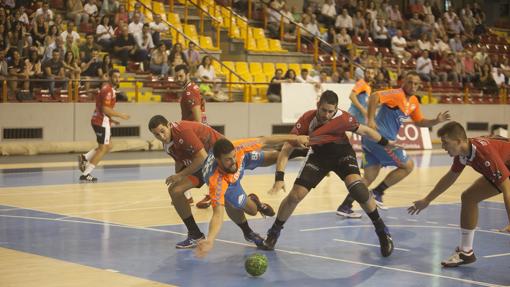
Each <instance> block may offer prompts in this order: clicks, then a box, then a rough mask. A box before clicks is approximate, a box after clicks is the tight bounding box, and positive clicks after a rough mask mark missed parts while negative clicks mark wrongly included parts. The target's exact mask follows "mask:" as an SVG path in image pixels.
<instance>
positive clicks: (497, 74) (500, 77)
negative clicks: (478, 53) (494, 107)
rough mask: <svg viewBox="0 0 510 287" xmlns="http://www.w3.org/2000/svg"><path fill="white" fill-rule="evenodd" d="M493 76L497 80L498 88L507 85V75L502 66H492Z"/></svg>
mask: <svg viewBox="0 0 510 287" xmlns="http://www.w3.org/2000/svg"><path fill="white" fill-rule="evenodd" d="M492 78H493V79H494V82H496V85H497V86H498V88H502V87H504V86H505V82H506V79H505V75H504V74H503V72H502V71H501V68H497V67H493V68H492Z"/></svg>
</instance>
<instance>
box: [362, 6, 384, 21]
mask: <svg viewBox="0 0 510 287" xmlns="http://www.w3.org/2000/svg"><path fill="white" fill-rule="evenodd" d="M366 12H367V13H368V14H370V19H372V21H373V20H376V19H378V18H379V17H378V15H377V8H376V7H375V2H374V1H370V3H369V4H368V8H367V10H366ZM381 19H383V18H382V17H381Z"/></svg>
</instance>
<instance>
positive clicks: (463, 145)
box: [408, 122, 510, 267]
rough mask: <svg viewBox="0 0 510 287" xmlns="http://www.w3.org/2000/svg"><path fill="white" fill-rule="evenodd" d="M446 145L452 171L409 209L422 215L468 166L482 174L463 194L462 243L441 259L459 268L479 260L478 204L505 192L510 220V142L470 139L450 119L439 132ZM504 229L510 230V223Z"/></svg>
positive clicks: (497, 139) (504, 139)
mask: <svg viewBox="0 0 510 287" xmlns="http://www.w3.org/2000/svg"><path fill="white" fill-rule="evenodd" d="M437 136H438V137H440V138H441V142H442V147H443V149H445V150H446V151H447V152H448V154H449V155H450V156H452V157H454V159H453V164H452V167H451V168H450V170H449V171H448V172H447V173H446V174H445V175H444V176H443V177H442V178H441V179H440V180H439V182H438V183H437V184H436V186H434V188H433V189H432V190H431V191H430V192H429V194H428V195H427V196H425V197H424V198H423V199H421V200H418V201H415V202H414V205H413V206H411V207H409V208H408V212H409V213H410V214H419V213H420V211H422V210H423V209H425V208H426V207H427V206H428V205H429V204H430V203H431V202H432V201H433V200H434V199H436V198H437V197H438V196H439V195H441V194H442V193H443V192H445V191H446V190H447V189H448V188H449V187H450V186H452V185H453V184H454V183H455V181H456V180H457V178H458V177H459V176H460V174H461V173H462V171H463V170H464V168H465V167H466V165H469V166H471V167H472V168H473V169H474V170H475V171H477V172H478V173H480V174H481V175H482V176H481V177H479V178H478V179H477V180H475V182H474V183H473V184H472V185H471V186H470V187H468V188H467V189H466V190H465V191H464V192H463V193H462V197H461V202H462V205H461V212H460V228H461V242H460V245H459V246H458V247H457V248H456V249H455V252H454V253H453V255H452V256H450V257H449V258H447V259H446V260H445V261H443V262H441V264H442V265H443V266H444V267H456V266H459V265H462V264H469V263H473V262H475V261H476V257H475V253H474V252H473V240H474V236H475V229H476V225H477V223H478V203H479V202H481V201H483V200H485V199H488V198H491V197H493V196H496V195H499V194H503V199H504V202H505V207H506V213H507V216H508V221H509V222H510V178H509V177H510V141H509V140H508V139H507V138H502V137H476V138H467V136H466V131H465V130H464V128H463V127H462V125H461V124H459V123H457V122H450V123H447V124H445V125H444V126H442V127H441V128H440V129H439V130H438V131H437ZM501 231H502V232H510V224H509V225H507V226H506V227H505V228H504V229H502V230H501Z"/></svg>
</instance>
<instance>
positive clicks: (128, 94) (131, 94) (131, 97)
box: [126, 91, 136, 102]
mask: <svg viewBox="0 0 510 287" xmlns="http://www.w3.org/2000/svg"><path fill="white" fill-rule="evenodd" d="M135 96H136V95H135V92H134V91H130V92H126V97H127V99H128V102H134V101H135Z"/></svg>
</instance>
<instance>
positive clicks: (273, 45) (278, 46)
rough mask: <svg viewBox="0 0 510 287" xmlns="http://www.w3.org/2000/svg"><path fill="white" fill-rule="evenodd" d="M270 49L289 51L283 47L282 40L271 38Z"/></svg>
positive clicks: (273, 50)
mask: <svg viewBox="0 0 510 287" xmlns="http://www.w3.org/2000/svg"><path fill="white" fill-rule="evenodd" d="M269 50H270V51H272V52H288V51H287V50H285V49H283V48H282V45H281V43H280V40H276V39H269Z"/></svg>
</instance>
